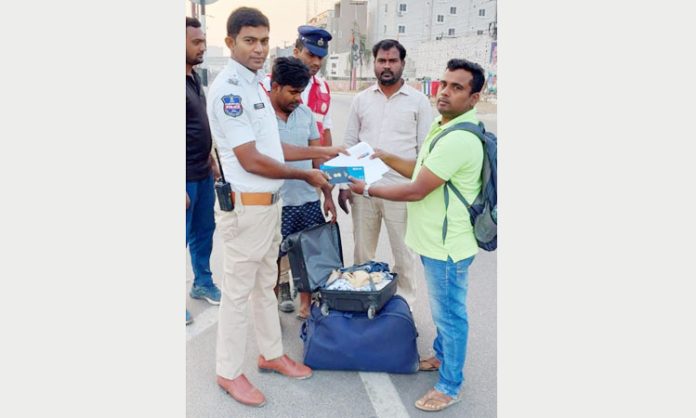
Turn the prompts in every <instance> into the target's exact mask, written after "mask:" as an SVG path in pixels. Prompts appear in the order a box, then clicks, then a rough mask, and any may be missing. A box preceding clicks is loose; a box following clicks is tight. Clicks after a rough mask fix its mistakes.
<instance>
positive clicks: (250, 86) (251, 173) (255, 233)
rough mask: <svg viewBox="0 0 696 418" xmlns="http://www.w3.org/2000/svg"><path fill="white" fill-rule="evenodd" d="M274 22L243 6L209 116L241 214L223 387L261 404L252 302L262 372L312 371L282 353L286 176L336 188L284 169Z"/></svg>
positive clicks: (233, 223) (230, 267) (231, 26)
mask: <svg viewBox="0 0 696 418" xmlns="http://www.w3.org/2000/svg"><path fill="white" fill-rule="evenodd" d="M269 29H270V25H269V22H268V18H267V17H266V16H264V15H263V14H262V13H261V12H260V11H259V10H257V9H253V8H248V7H240V8H238V9H236V10H235V11H233V12H232V14H231V15H230V17H229V18H228V20H227V37H226V38H225V43H226V44H227V46H228V47H229V48H230V50H231V51H232V57H231V59H230V61H229V63H228V65H227V67H226V68H225V69H224V70H223V71H222V72H221V73H220V74H219V75H218V76H217V77H216V78H215V81H214V82H213V84H212V85H211V87H210V91H209V93H208V116H209V118H210V126H211V130H212V133H213V137H214V138H215V140H216V143H217V146H218V149H219V152H220V158H221V162H222V167H223V170H224V174H225V178H226V179H227V180H229V182H230V183H231V185H232V190H233V200H234V206H235V208H234V210H233V211H232V212H220V213H219V219H218V220H219V222H218V225H219V227H220V228H221V230H222V236H223V241H224V245H225V262H224V272H225V274H224V278H223V282H222V301H221V304H220V314H219V315H220V317H219V321H218V337H217V338H218V339H217V361H216V372H217V382H218V384H219V385H220V386H221V387H222V388H223V389H225V390H226V391H227V393H229V394H230V395H231V396H232V397H233V398H234V399H236V400H237V401H239V402H241V403H243V404H245V405H251V406H261V405H263V404H264V403H265V397H264V395H263V394H262V393H261V391H259V390H258V389H257V388H255V387H254V386H253V385H252V384H251V383H250V382H249V381H248V380H247V378H246V377H245V376H244V374H243V361H244V358H245V348H246V345H247V338H246V337H247V323H248V318H247V316H248V315H247V312H248V307H247V304H248V303H249V301H251V310H250V311H251V314H252V315H254V325H255V331H256V339H257V342H258V346H259V350H260V352H261V354H260V355H259V357H258V367H259V369H260V370H261V371H275V372H277V373H280V374H283V375H285V376H288V377H292V378H297V379H305V378H308V377H310V376H311V375H312V370H311V369H310V368H309V367H307V366H305V365H303V364H301V363H297V362H295V361H293V360H292V359H290V358H289V357H288V356H287V355H284V354H283V345H282V341H281V331H280V320H279V317H278V309H277V302H276V296H275V294H274V293H273V287H274V286H275V283H276V278H277V272H278V270H277V268H278V267H277V264H276V259H277V257H278V246H279V245H280V240H281V235H280V215H281V205H280V202H279V199H278V190H279V189H280V187H281V185H282V184H283V179H299V180H304V181H306V182H307V183H309V184H311V185H312V186H315V187H324V188H325V187H329V185H328V182H327V177H326V175H325V174H324V173H322V172H321V171H319V170H316V169H311V170H301V169H297V168H292V167H290V166H287V165H285V164H284V161H285V160H284V157H283V149H282V147H281V142H280V138H279V136H278V125H277V122H276V116H275V114H274V111H273V108H272V107H271V103H270V101H269V98H268V96H267V95H266V93H265V91H264V90H263V87H262V86H261V84H260V81H261V80H263V77H264V74H263V71H261V68H262V66H263V64H264V61H265V60H266V57H267V56H268V48H269V46H268V40H269V37H268V34H269Z"/></svg>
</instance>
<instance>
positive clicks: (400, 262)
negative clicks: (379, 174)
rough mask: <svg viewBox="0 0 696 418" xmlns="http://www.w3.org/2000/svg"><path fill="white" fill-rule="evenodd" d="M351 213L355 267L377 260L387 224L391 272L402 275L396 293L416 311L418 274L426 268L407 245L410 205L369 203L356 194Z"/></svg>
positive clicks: (375, 199)
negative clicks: (375, 258) (380, 240)
mask: <svg viewBox="0 0 696 418" xmlns="http://www.w3.org/2000/svg"><path fill="white" fill-rule="evenodd" d="M351 212H352V213H353V234H354V238H355V253H354V259H355V264H361V263H364V262H366V261H368V260H374V257H375V251H376V250H377V241H378V240H379V232H380V230H381V228H382V220H384V224H385V225H386V226H387V235H388V236H389V243H390V244H391V249H392V255H393V256H394V266H392V268H391V271H393V272H395V273H397V274H398V275H399V280H398V282H397V290H396V293H397V294H398V295H401V296H403V298H404V299H406V302H408V304H409V306H411V308H412V309H413V306H414V304H415V302H416V274H420V275H422V267H421V263H420V262H419V260H418V256H417V255H416V254H415V253H414V252H413V251H411V249H410V248H408V247H407V246H406V243H405V242H404V237H405V236H406V203H405V202H392V201H389V200H384V199H380V198H376V197H373V198H371V199H366V198H364V197H362V196H361V195H358V194H355V193H353V206H352V208H351ZM376 261H380V260H376ZM382 261H383V260H382Z"/></svg>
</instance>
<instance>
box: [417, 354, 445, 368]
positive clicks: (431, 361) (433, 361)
mask: <svg viewBox="0 0 696 418" xmlns="http://www.w3.org/2000/svg"><path fill="white" fill-rule="evenodd" d="M440 364H442V363H441V362H440V360H438V359H437V357H434V356H433V357H430V358H427V359H425V360H421V361H420V362H419V363H418V371H421V372H434V371H437V370H440Z"/></svg>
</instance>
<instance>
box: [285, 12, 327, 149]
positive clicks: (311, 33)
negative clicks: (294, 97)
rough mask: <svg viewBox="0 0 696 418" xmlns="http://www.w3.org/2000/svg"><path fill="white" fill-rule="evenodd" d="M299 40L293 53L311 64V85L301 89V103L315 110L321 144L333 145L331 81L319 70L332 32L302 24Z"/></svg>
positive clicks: (298, 30) (306, 63) (307, 64)
mask: <svg viewBox="0 0 696 418" xmlns="http://www.w3.org/2000/svg"><path fill="white" fill-rule="evenodd" d="M297 33H298V37H297V41H296V42H295V49H294V50H293V55H294V56H295V58H299V59H300V61H302V63H303V64H304V65H306V66H307V68H309V75H310V76H311V78H310V79H309V85H307V88H305V89H304V92H303V93H302V103H304V104H306V105H307V106H308V107H309V108H310V109H311V110H312V113H314V117H315V118H316V120H317V128H319V135H320V139H321V145H324V146H331V145H332V143H331V126H332V124H331V116H330V114H329V109H330V107H331V91H330V90H329V84H328V83H327V82H326V80H324V79H323V78H321V77H319V76H318V75H317V73H318V72H319V69H321V62H322V60H323V59H324V58H325V57H326V55H327V54H328V53H329V41H330V40H331V38H332V37H331V34H330V33H329V32H327V31H326V30H324V29H322V28H318V27H315V26H309V25H302V26H300V27H298V28H297Z"/></svg>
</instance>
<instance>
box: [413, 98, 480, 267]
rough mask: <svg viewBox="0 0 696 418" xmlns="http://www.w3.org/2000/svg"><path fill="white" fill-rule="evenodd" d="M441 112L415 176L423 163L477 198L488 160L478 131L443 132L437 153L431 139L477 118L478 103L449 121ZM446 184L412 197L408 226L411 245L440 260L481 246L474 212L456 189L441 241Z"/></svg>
mask: <svg viewBox="0 0 696 418" xmlns="http://www.w3.org/2000/svg"><path fill="white" fill-rule="evenodd" d="M441 120H442V116H438V117H437V118H436V119H435V121H434V122H433V124H432V126H431V128H430V132H429V133H428V136H427V137H426V138H425V141H424V143H423V146H422V147H421V149H420V152H419V153H418V159H417V160H416V168H415V169H414V170H413V177H412V178H411V180H412V181H413V180H415V179H416V178H417V177H418V173H419V172H420V169H421V167H422V166H423V165H425V166H426V167H428V169H429V170H430V171H432V172H433V173H434V174H435V175H436V176H438V177H439V178H441V179H443V180H445V181H447V180H451V181H452V183H454V185H455V186H456V187H457V189H459V191H460V192H461V193H462V194H463V195H464V197H465V198H466V200H467V201H468V202H473V201H474V199H475V198H476V195H478V193H479V191H480V190H481V167H482V165H483V146H482V144H481V140H479V139H478V138H477V137H476V135H474V134H472V133H470V132H466V131H461V130H457V131H454V132H450V133H449V134H447V135H446V136H444V137H443V138H441V139H440V140H439V141H438V143H437V145H435V148H433V152H432V154H431V153H430V152H429V150H430V144H431V142H432V140H433V138H435V137H436V136H437V135H438V134H439V133H440V132H442V131H443V130H445V129H447V128H448V127H450V126H452V125H455V124H457V123H460V122H472V123H475V124H478V119H476V109H472V110H470V111H468V112H466V113H464V114H462V115H459V116H458V117H456V118H455V119H452V120H451V121H449V122H448V123H446V124H444V125H440V121H441ZM443 188H444V184H443V185H442V186H440V187H438V188H436V189H435V190H433V191H432V192H430V194H428V195H427V196H425V197H424V198H423V200H420V201H418V202H408V204H407V209H408V223H407V226H406V238H405V240H406V245H408V246H409V247H410V248H411V249H412V250H413V251H415V252H416V253H418V254H420V255H424V256H426V257H429V258H434V259H436V260H442V261H447V257H448V256H449V257H452V260H453V261H454V262H458V261H461V260H463V259H465V258H469V257H471V256H473V255H475V254H476V253H477V252H478V245H477V244H476V238H475V237H474V230H473V227H472V226H471V220H470V219H469V212H468V211H467V210H466V207H465V206H464V204H462V203H461V202H460V201H459V199H457V197H456V196H455V195H454V193H451V192H450V194H449V196H450V199H449V207H448V209H447V225H448V226H447V239H446V241H445V242H444V243H443V242H442V224H443V222H444V220H445V198H444V191H443Z"/></svg>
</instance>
